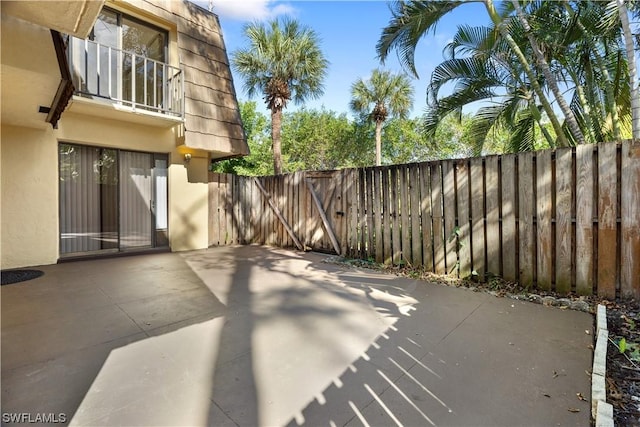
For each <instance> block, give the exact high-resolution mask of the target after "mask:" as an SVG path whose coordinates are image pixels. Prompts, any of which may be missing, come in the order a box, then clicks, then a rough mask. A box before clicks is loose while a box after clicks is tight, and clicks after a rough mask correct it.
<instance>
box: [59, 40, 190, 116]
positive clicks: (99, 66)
mask: <svg viewBox="0 0 640 427" xmlns="http://www.w3.org/2000/svg"><path fill="white" fill-rule="evenodd" d="M68 54H69V65H70V67H71V75H72V79H73V84H74V86H75V91H76V93H77V94H79V95H81V96H89V97H98V98H104V99H109V100H112V101H113V102H116V103H118V104H121V105H125V106H128V107H130V108H131V109H132V110H145V111H151V112H155V113H159V114H165V115H170V116H174V117H179V118H184V77H183V76H184V73H183V72H182V70H181V69H180V68H178V67H173V66H171V65H169V64H165V63H163V62H160V61H156V60H153V59H151V58H147V57H145V56H143V55H140V54H137V53H135V52H131V51H124V50H120V49H116V48H113V47H110V46H105V45H102V44H100V43H96V42H94V41H91V40H82V39H77V38H75V37H70V38H69V49H68Z"/></svg>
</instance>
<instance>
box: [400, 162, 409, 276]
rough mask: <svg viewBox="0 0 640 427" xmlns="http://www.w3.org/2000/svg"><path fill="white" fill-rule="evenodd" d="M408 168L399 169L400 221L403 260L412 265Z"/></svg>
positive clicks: (401, 167)
mask: <svg viewBox="0 0 640 427" xmlns="http://www.w3.org/2000/svg"><path fill="white" fill-rule="evenodd" d="M408 172H409V170H408V167H407V166H405V165H403V166H400V167H398V174H399V178H400V179H399V185H400V219H401V225H400V227H401V230H400V234H401V236H402V259H403V261H404V262H405V263H411V230H410V227H411V226H410V224H411V219H410V216H411V211H410V210H409V180H408V177H407V173H408Z"/></svg>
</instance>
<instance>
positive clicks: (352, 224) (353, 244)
mask: <svg viewBox="0 0 640 427" xmlns="http://www.w3.org/2000/svg"><path fill="white" fill-rule="evenodd" d="M348 180H349V185H350V187H349V254H350V256H352V257H354V258H355V257H357V250H358V170H357V169H350V170H349V175H348Z"/></svg>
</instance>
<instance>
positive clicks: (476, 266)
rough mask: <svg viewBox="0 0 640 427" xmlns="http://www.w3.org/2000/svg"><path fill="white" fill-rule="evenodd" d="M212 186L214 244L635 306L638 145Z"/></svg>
mask: <svg viewBox="0 0 640 427" xmlns="http://www.w3.org/2000/svg"><path fill="white" fill-rule="evenodd" d="M209 181H210V182H209V188H210V192H209V194H210V198H209V209H210V215H209V220H210V221H209V236H210V239H209V244H210V245H226V244H249V243H258V244H266V245H273V246H281V247H294V246H298V244H296V243H295V240H298V241H299V243H300V245H301V246H304V247H305V248H309V249H313V250H319V251H326V252H336V253H339V254H341V255H345V256H348V257H353V258H361V259H368V260H372V261H376V262H380V263H385V264H389V265H412V266H419V267H422V268H424V269H425V270H427V271H432V272H435V273H437V274H449V275H453V276H456V277H468V276H470V275H473V276H476V277H477V278H478V280H481V281H485V280H487V279H489V278H491V277H492V276H501V277H503V278H504V279H506V280H510V281H518V282H520V283H521V284H522V285H525V286H533V287H535V288H537V289H539V290H554V291H557V292H560V293H569V292H576V293H578V294H581V295H591V294H597V295H599V296H602V297H607V298H615V297H630V296H635V297H640V143H631V142H623V143H618V144H616V143H605V144H598V145H584V146H578V147H575V148H566V149H557V150H545V151H537V152H527V153H521V154H510V155H501V156H488V157H482V158H473V159H462V160H445V161H437V162H428V163H416V164H408V165H395V166H382V167H370V168H362V169H344V170H339V171H328V172H297V173H294V174H289V175H280V176H272V177H260V178H251V177H242V176H234V175H227V174H216V173H211V174H210V179H209ZM260 187H262V188H263V189H264V191H261V190H260ZM294 237H295V239H294Z"/></svg>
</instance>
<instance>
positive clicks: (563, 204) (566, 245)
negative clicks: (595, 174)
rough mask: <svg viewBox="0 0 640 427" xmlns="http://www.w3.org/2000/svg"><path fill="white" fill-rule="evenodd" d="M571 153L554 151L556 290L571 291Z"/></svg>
mask: <svg viewBox="0 0 640 427" xmlns="http://www.w3.org/2000/svg"><path fill="white" fill-rule="evenodd" d="M572 156H573V154H572V150H571V148H562V149H559V150H557V151H556V187H555V192H556V242H555V244H556V291H557V292H561V293H569V292H571V261H572V260H573V253H572V248H571V246H572V245H571V242H572V235H571V234H572V231H571V230H572V226H571V218H572V217H573V215H572V212H571V200H572V196H573V193H572V191H573V190H572V189H573V182H572V181H573V157H572Z"/></svg>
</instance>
